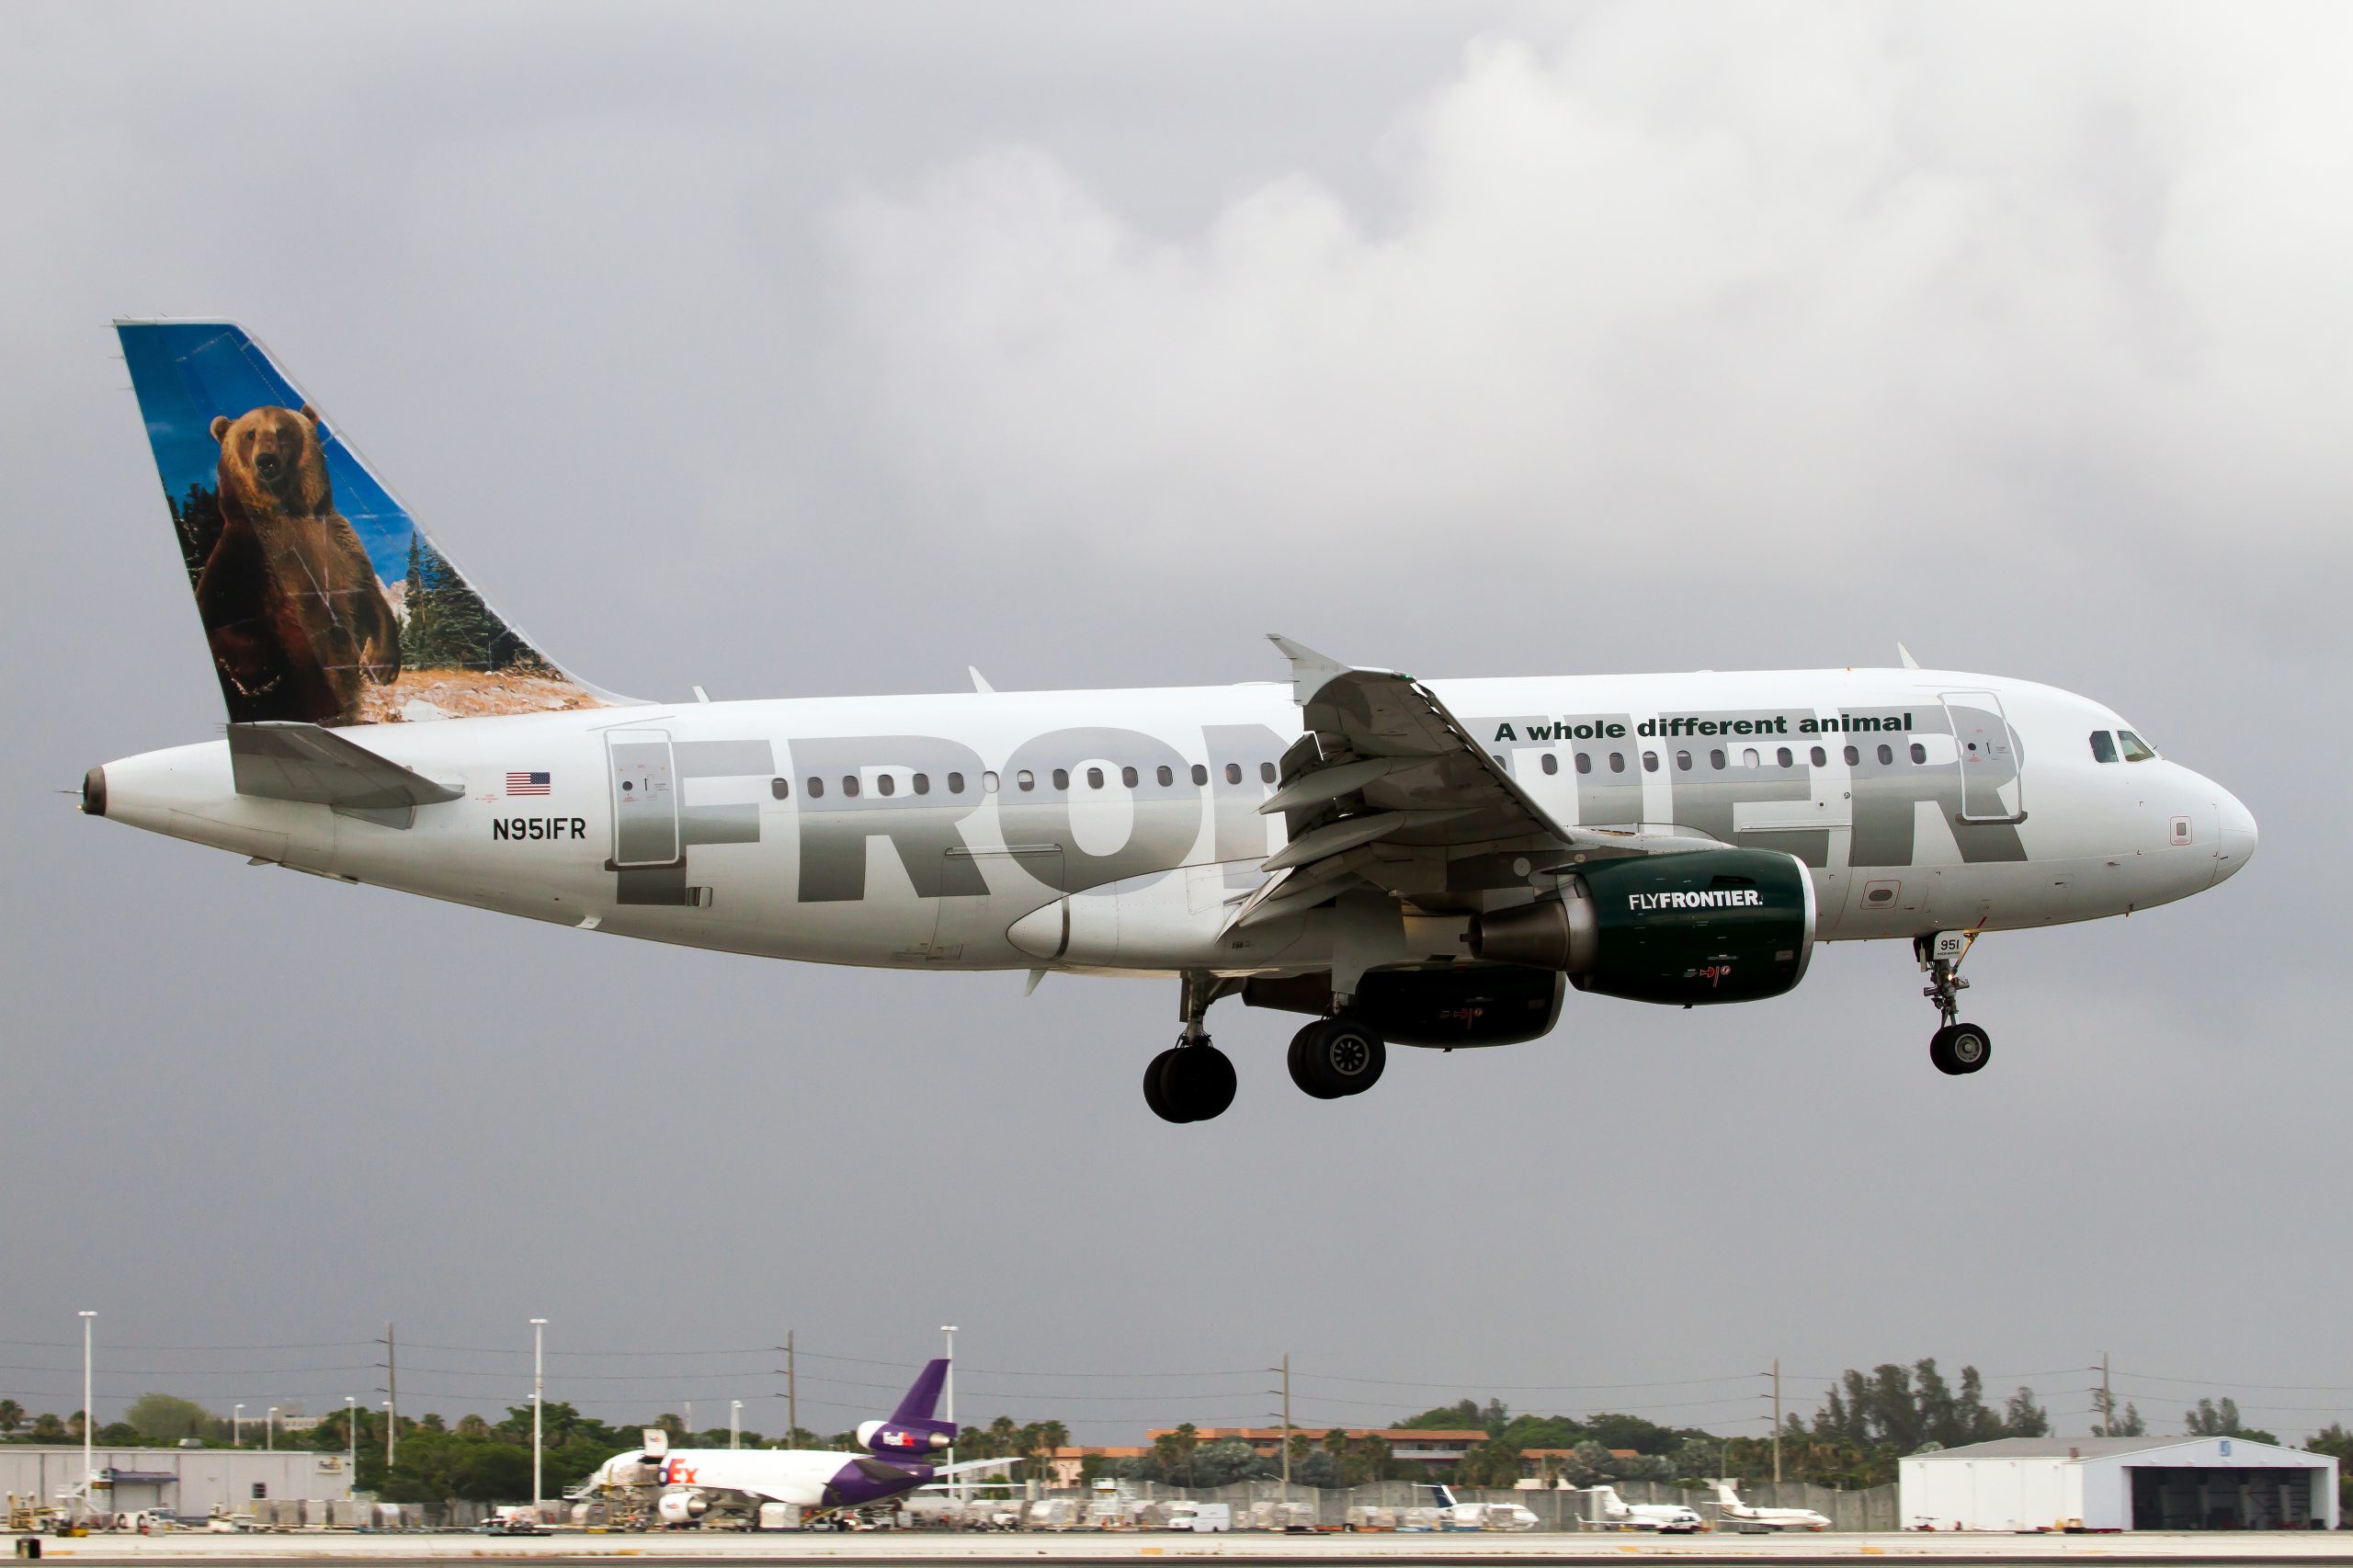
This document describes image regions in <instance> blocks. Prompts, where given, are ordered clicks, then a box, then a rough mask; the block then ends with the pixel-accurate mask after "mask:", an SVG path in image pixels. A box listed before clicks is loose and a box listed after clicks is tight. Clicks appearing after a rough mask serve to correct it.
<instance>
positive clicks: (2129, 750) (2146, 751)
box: [2116, 730, 2157, 762]
mask: <svg viewBox="0 0 2353 1568" xmlns="http://www.w3.org/2000/svg"><path fill="white" fill-rule="evenodd" d="M2116 738H2117V739H2118V740H2120V741H2121V742H2123V743H2124V760H2125V761H2127V762H2153V761H2154V760H2155V759H2156V756H2157V754H2156V750H2155V748H2154V747H2153V746H2151V745H2150V744H2149V743H2148V742H2146V741H2144V740H2143V739H2142V738H2141V737H2140V736H2138V735H2136V734H2134V733H2132V732H2131V731H2130V730H2119V731H2117V732H2116Z"/></svg>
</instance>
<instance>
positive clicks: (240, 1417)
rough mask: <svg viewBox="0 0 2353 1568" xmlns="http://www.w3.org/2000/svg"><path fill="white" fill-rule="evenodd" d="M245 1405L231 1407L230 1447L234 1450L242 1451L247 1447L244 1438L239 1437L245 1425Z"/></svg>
mask: <svg viewBox="0 0 2353 1568" xmlns="http://www.w3.org/2000/svg"><path fill="white" fill-rule="evenodd" d="M244 1420H245V1407H244V1405H242V1404H236V1405H232V1406H230V1407H229V1446H230V1447H231V1448H233V1449H242V1448H244V1446H245V1440H244V1437H241V1436H239V1429H240V1428H241V1427H242V1426H244Z"/></svg>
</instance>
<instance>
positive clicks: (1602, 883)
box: [82, 322, 2256, 1121]
mask: <svg viewBox="0 0 2353 1568" xmlns="http://www.w3.org/2000/svg"><path fill="white" fill-rule="evenodd" d="M118 330H119V334H120V336H121V341H122V347H123V352H124V357H125V358H126V359H127V361H128V362H129V365H130V369H131V381H132V384H133V386H134V388H135V389H136V391H137V393H138V398H139V405H140V411H141V413H142V415H143V416H144V418H145V420H146V425H147V432H148V437H149V441H150V444H151V445H152V447H153V451H154V455H155V460H156V464H157V468H158V470H159V472H161V474H162V476H163V480H164V488H165V494H166V497H167V499H168V500H169V503H170V507H171V514H172V519H173V523H174V531H175V535H176V539H177V540H178V543H179V548H180V551H181V556H182V560H183V562H184V563H185V565H186V566H187V569H188V577H189V583H190V585H191V587H192V588H193V591H194V593H195V597H196V600H197V608H198V610H199V618H200V619H201V622H202V625H203V629H204V636H205V642H206V645H207V648H208V650H209V653H210V657H211V660H212V663H213V665H214V668H215V671H216V673H217V674H218V676H219V678H220V682H221V689H222V697H223V699H224V700H225V702H226V704H227V707H228V710H229V719H230V723H229V726H228V732H227V734H226V736H225V737H224V738H222V739H217V740H212V741H208V742H202V743H199V744H193V745H182V746H176V747H173V748H170V749H167V750H163V751H153V752H148V753H146V754H144V755H142V756H131V757H127V758H124V759H122V760H120V761H117V762H110V763H108V764H106V765H105V766H104V767H96V768H92V769H91V770H90V771H89V773H88V775H87V777H86V778H85V780H84V786H83V792H82V793H83V810H84V811H85V812H88V813H89V814H90V815H93V816H103V817H108V818H111V819H113V820H115V821H118V822H122V823H127V824H131V825H133V826H137V827H142V828H146V829H149V830H151V831H153V832H157V833H164V834H169V835H173V836H175V837H178V838H184V839H188V840H190V841H193V842H195V843H199V844H205V845H210V846H214V847H217V848H221V849H225V850H228V851H231V852H233V853H235V854H239V855H244V856H245V857H247V858H249V859H250V860H252V861H254V862H256V863H262V864H269V865H277V866H284V867H287V868H290V869H295V870H301V871H308V872H312V873H314V874H316V875H320V876H324V877H329V878H333V879H335V880H338V881H347V882H364V883H369V884H373V885H376V886H381V887H389V888H395V889H399V890H402V891H404V892H415V893H422V894H425V895H426V896H428V897H433V898H441V899H447V900H449V901H452V902H455V903H468V904H472V905H474V906H476V907H479V908H484V909H492V910H497V911H500V912H503V913H506V914H510V915H525V916H528V917H529V918H532V919H537V920H546V921H555V922H561V923H563V924H566V925H570V926H576V927H578V928H580V929H581V930H583V931H599V932H604V933H608V934H616V935H621V936H629V937H643V938H646V939H649V940H654V941H663V942H676V943H682V944H686V945H688V946H694V947H703V948H714V949H725V950H729V951H734V952H742V953H752V954H758V955H762V956H766V957H770V958H782V959H796V960H806V961H811V962H821V963H846V964H865V965H872V966H877V967H888V968H896V969H901V970H906V971H922V970H989V969H1002V970H1026V971H1029V973H1030V976H1031V980H1032V983H1035V981H1036V979H1037V977H1039V976H1040V975H1042V974H1044V973H1046V972H1049V971H1066V972H1072V973H1096V974H1118V975H1148V976H1159V977H1163V978H1165V979H1167V980H1171V981H1174V982H1176V990H1177V993H1178V998H1179V1001H1178V1009H1177V1011H1178V1016H1179V1018H1180V1019H1181V1032H1180V1033H1179V1036H1178V1038H1177V1040H1176V1044H1175V1045H1174V1046H1172V1047H1170V1048H1169V1049H1167V1050H1165V1051H1161V1052H1160V1053H1159V1054H1158V1055H1156V1056H1154V1058H1153V1059H1152V1062H1151V1063H1150V1065H1149V1066H1148V1067H1147V1069H1146V1071H1145V1074H1144V1081H1143V1089H1144V1098H1145V1101H1146V1103H1147V1104H1149V1105H1150V1106H1151V1107H1152V1108H1153V1109H1154V1111H1155V1112H1157V1113H1158V1114H1159V1115H1161V1116H1163V1117H1165V1118H1166V1119H1170V1120H1172V1121H1189V1120H1199V1119H1205V1118H1209V1117H1213V1116H1216V1115H1219V1114H1220V1113H1221V1112H1222V1111H1223V1110H1224V1109H1225V1108H1226V1106H1227V1105H1228V1104H1229V1103H1230V1102H1231V1101H1232V1099H1233V1092H1234V1081H1235V1080H1234V1071H1233V1063H1232V1062H1230V1061H1228V1060H1227V1058H1226V1057H1225V1055H1224V1053H1222V1051H1218V1050H1217V1049H1216V1047H1214V1046H1213V1045H1211V1042H1210V1034H1209V1029H1208V1027H1207V1024H1206V1021H1205V1019H1206V1015H1207V1013H1208V1010H1209V1007H1210V1005H1211V1003H1212V1002H1215V1001H1216V1000H1218V999H1219V998H1221V997H1226V996H1237V995H1238V996H1239V997H1241V999H1242V1001H1243V1003H1244V1005H1245V1006H1259V1007H1274V1008H1279V1009H1284V1010H1288V1011H1292V1012H1298V1013H1302V1014H1305V1015H1307V1016H1308V1019H1309V1021H1308V1022H1307V1023H1306V1025H1305V1026H1304V1027H1303V1028H1301V1029H1300V1030H1299V1032H1298V1034H1297V1035H1296V1036H1295V1037H1294V1038H1293V1039H1292V1040H1291V1044H1290V1073H1291V1076H1292V1078H1293V1080H1294V1081H1295V1082H1296V1083H1297V1084H1298V1085H1299V1086H1300V1087H1301V1088H1302V1089H1303V1090H1305V1091H1306V1092H1307V1093H1308V1094H1310V1095H1313V1096H1316V1097H1318V1098H1323V1099H1336V1098H1339V1097H1341V1096H1348V1095H1354V1094H1358V1093H1361V1092H1362V1091H1363V1090H1365V1089H1367V1088H1369V1087H1370V1086H1371V1085H1372V1084H1373V1083H1374V1082H1375V1080H1377V1079H1378V1078H1379V1077H1380V1076H1381V1070H1382V1066H1383V1063H1384V1062H1385V1061H1386V1059H1387V1048H1388V1047H1389V1046H1391V1045H1416V1046H1432V1047H1440V1048H1444V1049H1448V1050H1451V1049H1453V1048H1455V1047H1458V1046H1473V1045H1503V1044H1508V1043H1511V1042H1514V1041H1519V1040H1534V1039H1536V1038H1537V1037H1539V1036H1540V1035H1543V1034H1545V1033H1547V1032H1548V1031H1549V1030H1551V1029H1552V1027H1553V1025H1554V1024H1555V1022H1556V1021H1557V1020H1558V1019H1559V1017H1560V1015H1561V1010H1562V1006H1563V1000H1564V997H1565V995H1566V993H1567V992H1568V990H1569V989H1571V988H1574V989H1575V990H1576V991H1578V992H1580V993H1583V994H1586V995H1587V996H1592V997H1604V996H1608V997H1620V998H1625V999H1630V1000H1633V1001H1639V1002H1650V1003H1657V1004H1663V1005H1667V1006H1686V1007H1688V1006H1697V1005H1699V1004H1704V1003H1727V1002H1746V1001H1755V1000H1757V999H1760V998H1765V997H1770V996H1778V995H1780V994H1784V993H1786V992H1788V991H1790V989H1792V988H1793V987H1795V986H1796V985H1797V984H1798V983H1799V982H1800V981H1801V980H1802V979H1803V978H1804V976H1805V973H1806V971H1807V967H1808V964H1809V961H1810V960H1811V958H1812V955H1813V948H1814V945H1815V944H1816V943H1817V942H1824V941H1856V940H1896V941H1907V942H1909V943H1911V944H1912V948H1913V952H1914V956H1915V960H1916V962H1917V963H1918V965H1919V967H1920V969H1921V970H1922V971H1924V972H1925V973H1926V974H1927V989H1926V992H1925V994H1926V995H1927V997H1928V999H1929V1000H1930V1001H1931V1002H1932V1003H1933V1004H1934V1005H1935V1006H1936V1009H1937V1013H1938V1020H1939V1027H1938V1029H1937V1030H1936V1032H1935V1034H1934V1035H1933V1037H1932V1038H1931V1040H1930V1042H1929V1057H1930V1060H1931V1061H1932V1062H1934V1063H1935V1065H1936V1066H1937V1067H1938V1069H1939V1070H1940V1071H1942V1072H1945V1073H1949V1074H1964V1073H1974V1072H1976V1071H1978V1070H1979V1069H1981V1068H1983V1067H1984V1065H1985V1063H1986V1062H1987V1061H1988V1060H1989V1059H1990V1057H1991V1054H1992V1040H1991V1036H1990V1035H1989V1034H1988V1032H1987V1031H1986V1030H1985V1029H1984V1028H1981V1027H1979V1026H1978V1025H1975V1024H1972V1023H1966V1022H1963V1021H1962V1020H1961V1017H1960V1010H1959V1005H1958V996H1959V993H1960V992H1961V989H1962V988H1963V987H1964V986H1966V985H1967V984H1968V982H1967V981H1966V980H1964V979H1963V978H1961V972H1960V971H1961V962H1962V960H1963V958H1964V957H1965V955H1966V954H1967V953H1968V951H1969V950H1970V945H1971V943H1972V942H1973V941H1974V940H1975V939H1976V937H1978V936H1979V935H1981V934H1983V933H1984V932H1988V931H2006V930H2022V929H2029V928H2032V927H2035V926H2051V925H2057V924H2060V923H2063V922H2067V921H2075V920H2090V919H2097V918H2099V917H2102V916H2105V915H2126V914H2131V913H2132V912H2134V911H2136V910H2146V909H2149V908H2151V907H2153V906H2154V905H2156V904H2160V903H2169V902H2171V901H2173V900H2175V899H2179V898H2186V897H2188V896H2189V895H2190V894H2191V893H2194V892H2200V891H2202V890H2204V889H2206V888H2208V887H2210V886H2212V885H2213V884H2215V883H2218V882H2220V881H2222V880H2223V879H2224V878H2226V877H2229V876H2232V875H2234V874H2235V873H2236V872H2237V871H2238V870H2239V869H2240V868H2242V867H2244V866H2245V864H2246V863H2247V860H2248V858H2249V857H2250V856H2251V855H2252V854H2253V853H2254V850H2255V846H2256V824H2255V819H2254V818H2253V817H2252V816H2251V815H2250V814H2249V813H2248V812H2247V810H2246V808H2245V806H2243V805H2241V804H2240V803H2239V802H2238V801H2237V800H2235V799H2234V798H2233V796H2232V795H2231V794H2230V792H2229V791H2228V790H2224V789H2223V788H2222V787H2221V786H2220V785H2218V784H2215V783H2213V782H2211V780H2209V779H2207V778H2203V777H2201V776H2200V775H2199V774H2197V773H2195V772H2192V771H2191V770H2190V769H2189V768H2188V767H2183V766H2181V765H2179V764H2177V763H2175V762H2171V761H2168V760H2165V759H2164V758H2162V757H2161V756H2159V755H2158V754H2157V752H2156V750H2155V749H2154V747H2152V746H2151V745H2150V744H2148V743H2147V742H2146V741H2144V740H2143V739H2142V738H2141V735H2140V733H2138V732H2137V731H2136V729H2135V728H2134V727H2133V726H2132V725H2131V723H2129V722H2127V721H2125V720H2124V719H2123V718H2122V717H2121V716H2120V715H2119V714H2117V713H2115V712H2114V711H2112V710H2109V709H2108V708H2105V707H2103V706H2101V705H2100V704H2098V703H2097V702H2094V701H2092V700H2090V699H2086V698H2082V697H2077V696H2075V695H2073V694H2071V693H2068V692H2065V691H2061V690H2059V689H2057V688H2056V687H2049V686H2042V685H2038V684H2035V683H2033V682H2030V681H2023V680H2015V679H2010V678H2006V677H2001V676H1987V675H1980V674H1971V673H1966V672H1961V671H1949V670H1934V669H1922V668H1920V667H1918V666H1917V665H1916V664H1915V663H1914V662H1913V661H1912V660H1911V658H1910V656H1909V655H1908V654H1906V655H1905V656H1904V662H1903V664H1902V666H1901V667H1898V668H1890V669H1833V670H1795V671H1763V672H1753V673H1736V674H1720V673H1714V672H1699V673H1694V674H1683V675H1643V676H1538V677H1519V678H1507V679H1488V680H1445V681H1421V680H1416V679H1415V678H1413V677H1412V676H1405V675H1401V674H1398V673H1396V672H1394V671H1391V670H1382V669H1374V668H1366V667H1358V666H1356V665H1347V664H1343V663H1340V662H1338V661H1336V660H1333V659H1329V658H1326V657H1324V655H1322V654H1320V653H1315V652H1313V650H1311V649H1309V648H1307V647H1305V646H1303V645H1302V644H1301V643H1298V642H1292V641H1290V640H1289V639H1287V638H1282V637H1277V638H1275V639H1274V641H1275V643H1276V646H1277V647H1278V648H1279V650H1280V652H1281V653H1283V655H1284V656H1285V657H1286V659H1287V660H1288V661H1289V665H1290V681H1289V683H1288V685H1287V686H1285V685H1277V684H1272V683H1252V684H1245V685H1241V686H1223V687H1163V688H1154V689H1147V690H1132V691H1044V692H996V691H992V690H989V689H986V687H985V686H984V685H983V683H981V682H979V681H978V680H977V678H976V680H975V685H976V686H980V687H982V688H981V689H978V690H975V691H972V692H969V693H954V694H949V695H943V696H932V697H880V698H865V699H858V698H826V699H806V700H794V701H735V702H710V701H701V700H698V701H695V702H689V703H654V702H641V701H635V700H632V699H626V698H622V697H619V696H616V695H615V694H613V693H612V692H609V691H607V690H605V689H603V688H601V687H596V686H592V685H590V684H589V683H588V682H586V681H585V680H583V679H581V678H580V677H578V676H575V675H574V674H573V673H571V672H570V671H569V670H568V669H566V668H565V667H564V666H563V665H560V664H559V663H557V662H556V660H555V659H554V658H553V657H552V656H551V655H550V654H549V653H547V652H546V650H544V649H543V648H541V647H540V645H539V644H538V643H536V642H533V641H532V640H531V639H529V638H528V637H526V636H524V635H523V633H522V632H521V631H519V630H517V627H516V626H515V624H514V623H513V621H511V620H510V619H507V618H506V617H505V616H503V615H502V614H500V613H499V612H498V611H497V610H495V609H494V608H492V606H491V605H490V603H489V601H488V600H487V599H486V598H484V597H483V595H482V594H481V593H480V592H479V591H478V590H477V589H476V587H475V586H474V585H473V584H472V582H471V581H470V580H469V579H468V578H467V577H466V576H465V575H464V574H462V573H460V571H459V570H458V569H457V567H456V566H455V565H454V564H453V563H452V562H450V560H449V557H448V556H447V555H445V554H444V553H442V551H440V549H439V548H438V546H437V545H436V544H435V542H434V541H433V540H432V539H431V538H430V537H429V536H428V535H426V533H425V532H424V530H423V529H421V528H418V527H416V526H415V523H414V522H413V521H412V519H411V518H410V517H409V515H408V513H407V512H406V511H405V510H404V508H403V507H402V506H400V505H399V503H397V502H396V501H394V500H393V499H392V495H391V494H390V493H389V492H388V491H387V490H386V489H385V487H384V486H383V484H382V483H381V482H380V481H379V479H378V478H377V477H376V475H375V474H374V472H372V471H370V470H369V468H368V467H367V466H366V465H365V464H364V463H363V462H362V461H361V460H360V459H359V457H358V453H357V452H356V451H355V450H354V449H352V447H351V446H350V444H349V443H348V441H347V439H346V438H345V437H344V435H343V433H342V432H341V431H340V430H339V429H338V428H337V427H336V426H335V425H334V424H333V423H332V422H331V421H330V420H328V419H326V418H325V417H324V416H323V415H320V414H319V413H318V411H317V408H316V406H315V405H314V404H313V403H310V402H309V401H308V400H307V399H306V398H305V397H304V396H303V395H302V394H301V392H298V391H297V390H296V389H295V387H294V385H293V383H292V382H291V381H290V380H289V379H288V378H287V376H286V375H285V373H284V372H283V371H282V370H281V369H279V368H278V365H277V363H276V362H275V361H274V360H272V359H271V358H269V356H268V355H267V354H266V353H265V352H264V351H263V350H262V348H261V347H260V346H259V345H258V344H256V342H255V341H254V340H253V339H252V338H251V337H250V336H248V335H246V334H245V333H244V331H243V330H242V329H240V328H238V327H236V326H233V325H232V324H227V323H224V322H213V323H201V322H199V323H187V322H180V323H126V324H120V325H119V329H118ZM697 695H698V698H699V697H700V693H699V691H698V693H697Z"/></svg>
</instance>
